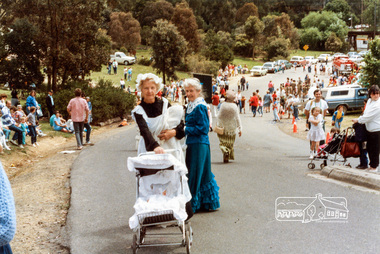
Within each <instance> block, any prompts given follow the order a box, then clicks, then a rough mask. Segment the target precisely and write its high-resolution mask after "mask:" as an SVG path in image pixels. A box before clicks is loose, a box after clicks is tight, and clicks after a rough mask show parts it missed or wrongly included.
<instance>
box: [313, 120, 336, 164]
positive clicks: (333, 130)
mask: <svg viewBox="0 0 380 254" xmlns="http://www.w3.org/2000/svg"><path fill="white" fill-rule="evenodd" d="M339 132H340V130H339V129H338V128H336V127H332V128H331V130H330V138H328V140H326V141H327V142H326V143H325V144H323V145H320V146H319V148H318V152H317V157H325V156H326V152H327V153H329V154H333V153H336V150H337V147H338V146H336V145H334V144H332V143H331V142H332V141H333V140H334V138H336V136H337V135H338V134H339ZM334 142H335V143H337V141H335V140H334ZM330 143H331V144H330ZM327 146H329V147H330V148H329V149H327ZM334 150H335V151H334Z"/></svg>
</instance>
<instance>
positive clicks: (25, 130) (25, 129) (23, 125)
mask: <svg viewBox="0 0 380 254" xmlns="http://www.w3.org/2000/svg"><path fill="white" fill-rule="evenodd" d="M20 128H21V130H22V144H23V145H25V143H26V142H25V139H26V135H28V129H29V127H28V124H27V123H26V117H25V116H23V117H22V118H21V123H20Z"/></svg>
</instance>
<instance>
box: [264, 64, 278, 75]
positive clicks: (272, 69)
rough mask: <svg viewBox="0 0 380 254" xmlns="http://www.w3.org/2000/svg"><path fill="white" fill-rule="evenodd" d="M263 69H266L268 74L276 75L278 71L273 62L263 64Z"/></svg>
mask: <svg viewBox="0 0 380 254" xmlns="http://www.w3.org/2000/svg"><path fill="white" fill-rule="evenodd" d="M263 68H264V69H266V70H267V71H268V72H273V73H276V72H277V71H278V68H277V66H276V64H275V63H274V62H266V63H264V65H263Z"/></svg>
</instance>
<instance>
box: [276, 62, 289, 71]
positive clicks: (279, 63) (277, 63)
mask: <svg viewBox="0 0 380 254" xmlns="http://www.w3.org/2000/svg"><path fill="white" fill-rule="evenodd" d="M274 63H275V64H276V66H278V69H279V70H281V66H282V64H283V63H284V64H285V70H286V69H291V68H292V67H293V65H292V64H291V63H289V61H288V60H277V61H275V62H274Z"/></svg>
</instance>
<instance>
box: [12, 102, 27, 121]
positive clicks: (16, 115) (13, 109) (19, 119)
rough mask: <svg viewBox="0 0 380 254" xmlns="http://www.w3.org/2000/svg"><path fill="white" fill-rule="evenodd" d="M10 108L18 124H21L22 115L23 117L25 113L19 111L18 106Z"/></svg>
mask: <svg viewBox="0 0 380 254" xmlns="http://www.w3.org/2000/svg"><path fill="white" fill-rule="evenodd" d="M10 110H11V116H12V117H13V119H14V120H15V121H16V123H17V124H20V123H21V117H23V116H24V115H23V114H22V113H21V112H20V111H17V108H16V107H15V106H11V108H10Z"/></svg>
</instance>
